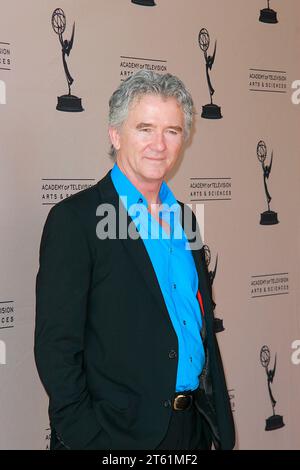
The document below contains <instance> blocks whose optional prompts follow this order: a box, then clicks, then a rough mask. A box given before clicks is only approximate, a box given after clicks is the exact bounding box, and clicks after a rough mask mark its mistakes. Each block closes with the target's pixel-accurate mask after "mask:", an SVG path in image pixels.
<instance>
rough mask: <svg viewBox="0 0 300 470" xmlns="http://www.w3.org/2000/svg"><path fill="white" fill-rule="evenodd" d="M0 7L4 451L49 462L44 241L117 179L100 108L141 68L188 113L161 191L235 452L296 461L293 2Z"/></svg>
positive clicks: (299, 85)
mask: <svg viewBox="0 0 300 470" xmlns="http://www.w3.org/2000/svg"><path fill="white" fill-rule="evenodd" d="M139 3H140V4H139ZM147 4H148V6H147ZM149 4H150V5H149ZM151 4H152V6H151ZM0 6H1V10H0V11H1V15H0V215H1V216H0V256H1V258H0V265H1V269H0V410H1V412H0V414H1V424H0V448H1V449H47V448H48V447H49V423H48V416H47V406H48V403H47V397H46V394H45V392H44V390H43V388H42V385H41V383H40V381H39V378H38V375H37V372H36V369H35V364H34V358H33V332H34V315H35V297H34V289H35V276H36V272H37V267H38V249H39V242H40V236H41V231H42V227H43V224H44V221H45V219H46V216H47V213H48V211H49V209H50V208H51V206H52V205H53V204H56V203H57V202H58V201H60V200H61V199H63V198H66V197H68V196H69V195H71V194H73V193H75V192H77V191H79V190H81V189H84V188H86V187H89V186H90V185H93V184H94V183H95V182H97V181H98V180H99V179H100V178H101V177H102V176H103V175H104V174H105V173H106V172H107V171H108V169H109V168H110V167H111V166H112V162H111V160H110V158H109V157H108V153H107V152H108V148H109V142H108V137H107V111H108V99H109V97H110V95H111V93H112V92H113V90H114V89H115V88H116V87H117V86H118V83H119V82H120V80H123V79H125V78H126V77H128V76H129V75H131V74H132V73H133V72H134V71H136V70H139V69H143V68H144V69H147V70H156V71H158V72H161V73H163V72H166V71H168V72H171V73H174V74H176V75H178V76H179V77H180V78H181V79H182V80H183V81H184V82H185V83H186V85H187V86H188V88H189V89H190V90H191V92H192V95H193V97H194V101H195V107H196V111H197V116H196V129H195V130H196V132H195V133H194V135H193V138H192V141H191V143H190V144H189V146H188V148H187V149H186V151H185V154H184V157H183V158H182V159H181V161H180V163H179V165H178V166H177V168H176V170H175V171H174V172H173V174H172V177H171V179H170V185H171V187H172V188H173V190H174V191H175V193H176V195H177V197H178V198H179V199H181V200H183V201H185V202H186V203H189V204H193V206H194V209H195V210H197V214H198V218H199V221H200V223H201V228H202V233H203V236H204V238H205V244H206V245H207V263H208V267H209V271H210V272H211V282H212V283H213V295H214V300H215V303H216V307H215V318H216V325H217V328H218V330H220V331H219V332H218V333H217V337H218V341H219V344H220V348H221V351H222V355H223V360H224V365H225V370H226V376H227V382H228V389H229V393H230V397H231V404H232V409H233V412H234V418H235V423H236V429H237V445H236V448H237V449H299V448H300V435H299V425H298V423H299V419H300V402H299V396H300V331H299V324H300V322H299V255H300V245H299V235H300V232H299V199H300V197H299V196H300V185H299V182H300V181H299V180H300V160H299V144H300V133H299V120H300V105H299V102H300V91H299V89H300V64H299V60H298V59H299V46H300V25H299V17H300V3H299V1H298V0H285V1H284V2H283V1H279V0H271V1H270V2H269V5H268V2H267V1H266V0H249V1H248V0H210V1H207V0H185V1H183V0H155V2H154V1H151V0H148V1H146V0H144V1H143V0H140V1H137V0H136V1H135V2H132V1H131V0H113V1H111V0H89V1H85V0H60V1H59V2H57V1H52V0H43V1H38V0H26V1H22V2H21V1H19V0H1V1H0ZM56 8H60V9H61V10H62V11H61V10H59V11H58V12H57V14H56V15H55V21H54V22H53V23H52V22H51V18H52V14H53V11H54V10H55V9H56ZM74 23H75V30H74V36H72V32H73V24H74ZM201 30H202V31H201ZM200 31H201V34H200ZM199 39H200V41H199ZM61 41H67V42H65V43H63V47H64V49H65V53H64V54H62V44H61ZM67 52H68V53H69V56H68V55H67ZM63 55H64V56H65V61H66V65H67V67H68V70H69V73H70V74H71V76H72V77H73V79H74V82H73V83H72V85H71V93H72V95H74V96H76V97H77V98H78V99H75V98H74V99H73V100H72V103H71V104H69V101H70V100H68V99H67V98H64V97H63V95H66V94H68V91H69V90H68V83H67V80H66V75H65V71H64V66H63ZM209 80H210V86H211V88H210V87H209ZM212 89H214V90H215V93H214V94H213V97H212V102H213V104H214V105H215V106H213V107H212V106H209V107H208V106H205V105H207V104H210V103H211V92H212ZM58 98H59V99H58ZM80 99H81V101H80ZM57 105H58V107H59V108H61V109H60V110H57V109H56V106H57ZM80 105H81V107H82V110H81V111H80V112H70V106H71V109H72V106H73V109H74V108H75V110H77V111H79V110H80ZM221 116H222V117H221ZM212 118H214V119H212ZM270 198H271V199H272V200H270ZM204 221H205V230H204ZM57 276H59V273H57ZM272 399H274V401H276V404H275V406H274V407H273V406H272ZM273 404H274V402H273Z"/></svg>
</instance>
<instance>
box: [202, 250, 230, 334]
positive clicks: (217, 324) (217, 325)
mask: <svg viewBox="0 0 300 470" xmlns="http://www.w3.org/2000/svg"><path fill="white" fill-rule="evenodd" d="M203 248H204V254H205V263H206V266H207V270H208V266H209V265H210V261H211V254H210V249H209V247H208V246H207V245H204V247H203ZM217 266H218V255H217V257H216V263H215V267H214V270H213V271H209V270H208V276H209V287H210V296H211V299H212V303H213V312H214V311H215V308H216V305H217V304H216V303H215V302H214V300H213V297H212V285H213V282H214V279H215V277H216V273H217ZM213 324H214V332H215V333H221V331H224V330H225V328H224V326H223V320H221V319H220V318H216V317H215V316H214V319H213Z"/></svg>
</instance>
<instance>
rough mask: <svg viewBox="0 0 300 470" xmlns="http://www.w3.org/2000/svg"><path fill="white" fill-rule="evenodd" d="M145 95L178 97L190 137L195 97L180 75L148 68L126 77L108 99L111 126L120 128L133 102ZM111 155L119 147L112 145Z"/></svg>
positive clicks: (112, 155)
mask: <svg viewBox="0 0 300 470" xmlns="http://www.w3.org/2000/svg"><path fill="white" fill-rule="evenodd" d="M143 95H159V96H162V97H164V98H171V97H172V98H175V99H176V100H177V102H178V103H179V104H180V105H181V107H182V111H183V114H184V138H185V139H188V137H189V134H190V131H191V127H192V124H193V115H194V110H193V106H194V103H193V99H192V97H191V95H190V93H189V92H188V90H187V89H186V87H185V85H184V84H183V82H182V81H181V80H179V78H177V77H176V76H175V75H171V74H170V73H166V74H159V73H156V72H152V71H148V70H139V71H138V72H136V73H135V74H133V75H131V76H130V77H129V78H127V79H126V80H124V81H123V82H122V83H121V84H120V86H119V87H118V88H117V90H116V91H115V92H114V93H113V94H112V96H111V98H110V100H109V126H111V127H115V128H117V129H120V127H121V126H122V124H123V123H124V122H125V120H126V118H127V116H128V112H129V108H130V105H131V104H132V102H133V101H134V100H135V99H136V98H140V97H141V96H143ZM109 155H110V156H111V157H113V158H115V156H116V149H115V148H114V146H113V145H111V148H110V151H109Z"/></svg>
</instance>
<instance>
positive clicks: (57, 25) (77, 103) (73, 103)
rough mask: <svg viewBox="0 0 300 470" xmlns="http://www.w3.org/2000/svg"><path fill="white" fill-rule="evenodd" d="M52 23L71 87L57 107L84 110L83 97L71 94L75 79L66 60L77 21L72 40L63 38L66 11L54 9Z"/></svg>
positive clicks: (75, 110) (58, 101)
mask: <svg viewBox="0 0 300 470" xmlns="http://www.w3.org/2000/svg"><path fill="white" fill-rule="evenodd" d="M51 23H52V28H53V30H54V32H55V33H56V34H57V35H58V37H59V42H60V44H61V47H62V61H63V66H64V70H65V74H66V79H67V83H68V88H69V93H68V94H67V95H62V96H58V97H57V106H56V109H57V110H58V111H68V112H80V111H83V107H82V104H81V98H78V97H77V96H74V95H72V94H71V85H72V83H73V82H74V79H73V78H72V76H71V74H70V72H69V69H68V64H67V61H66V55H67V56H68V57H69V55H70V52H71V50H72V47H73V42H74V34H75V23H73V30H72V36H71V39H70V40H67V39H63V32H64V31H65V29H66V16H65V13H64V11H63V10H62V9H61V8H56V10H54V12H53V13H52V19H51Z"/></svg>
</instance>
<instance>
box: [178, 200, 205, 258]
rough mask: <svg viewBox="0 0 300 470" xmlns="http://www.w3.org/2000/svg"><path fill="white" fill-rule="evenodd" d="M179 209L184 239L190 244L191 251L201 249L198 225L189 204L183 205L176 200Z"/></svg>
mask: <svg viewBox="0 0 300 470" xmlns="http://www.w3.org/2000/svg"><path fill="white" fill-rule="evenodd" d="M177 202H178V204H179V205H180V209H181V225H182V227H183V229H184V232H185V234H186V237H187V239H188V241H189V243H190V247H191V249H192V250H199V249H201V248H202V247H203V241H202V238H201V233H200V228H199V223H198V221H197V217H196V215H195V213H194V211H193V209H192V205H191V204H185V203H183V202H182V201H179V200H177Z"/></svg>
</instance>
